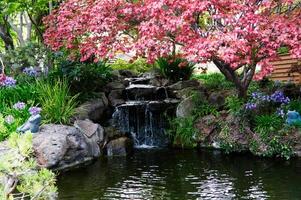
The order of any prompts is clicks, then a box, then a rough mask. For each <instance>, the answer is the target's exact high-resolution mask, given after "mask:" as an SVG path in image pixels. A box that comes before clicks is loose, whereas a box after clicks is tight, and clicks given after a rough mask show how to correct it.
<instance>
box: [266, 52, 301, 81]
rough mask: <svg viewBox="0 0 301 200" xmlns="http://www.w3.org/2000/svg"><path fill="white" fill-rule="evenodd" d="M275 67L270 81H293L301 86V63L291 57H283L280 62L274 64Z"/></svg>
mask: <svg viewBox="0 0 301 200" xmlns="http://www.w3.org/2000/svg"><path fill="white" fill-rule="evenodd" d="M272 64H273V65H274V66H275V68H274V71H273V73H272V74H271V75H270V76H269V78H270V79H272V80H274V81H276V80H278V81H283V82H288V81H292V82H294V83H297V84H301V62H300V61H298V60H297V59H294V58H292V57H291V56H290V55H288V54H286V55H282V56H281V57H280V60H277V61H274V62H272Z"/></svg>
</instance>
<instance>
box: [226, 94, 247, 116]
mask: <svg viewBox="0 0 301 200" xmlns="http://www.w3.org/2000/svg"><path fill="white" fill-rule="evenodd" d="M243 103H244V101H243V99H241V98H239V97H238V96H228V97H227V98H226V107H227V109H228V110H229V111H230V113H232V114H238V113H239V111H240V110H241V109H242V105H243Z"/></svg>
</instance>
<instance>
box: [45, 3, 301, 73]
mask: <svg viewBox="0 0 301 200" xmlns="http://www.w3.org/2000/svg"><path fill="white" fill-rule="evenodd" d="M291 3H293V2H292V1H290V0H286V1H281V2H278V4H276V3H275V1H272V0H266V1H264V2H262V3H258V1H257V0H249V1H240V0H210V1H209V0H208V1H207V0H202V1H201V0H144V1H143V2H142V1H139V2H136V3H129V1H126V0H68V1H66V2H65V3H63V4H62V5H61V7H60V8H59V9H58V10H57V11H55V12H53V13H52V14H51V15H50V16H48V17H47V18H46V19H45V23H46V26H47V30H46V33H45V35H44V36H45V42H46V44H48V45H49V46H51V47H52V48H53V49H54V50H58V49H60V48H62V47H64V48H67V49H72V50H78V52H79V53H80V54H81V56H82V57H81V60H86V59H89V58H90V57H93V58H96V59H101V58H105V57H110V56H113V55H114V54H115V52H117V51H119V50H122V51H123V52H131V53H134V54H135V56H146V57H147V58H148V59H149V61H154V60H155V59H156V58H157V57H160V56H164V55H167V54H169V53H170V52H171V51H172V50H173V48H174V44H177V49H178V50H179V51H181V52H182V53H183V55H184V56H185V57H186V58H187V59H189V60H192V61H209V60H211V59H212V57H215V58H218V59H219V60H221V61H222V62H224V63H228V64H230V65H231V67H232V68H233V69H238V68H240V67H243V66H248V65H252V64H257V63H259V64H260V65H261V67H260V72H259V73H258V74H257V75H256V76H255V77H256V78H261V77H263V76H264V75H266V74H268V73H270V72H271V71H272V68H273V67H272V66H271V65H270V64H268V63H269V61H270V60H273V59H276V58H277V57H278V54H277V50H278V48H279V47H280V46H287V47H289V49H290V50H291V53H292V54H293V56H296V57H301V28H300V27H301V16H300V12H294V13H291V14H290V15H283V14H282V15H280V14H277V13H276V12H275V11H276V6H279V4H283V5H288V4H291ZM273 11H274V12H273ZM129 35H130V36H129Z"/></svg>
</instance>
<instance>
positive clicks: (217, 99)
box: [208, 92, 226, 109]
mask: <svg viewBox="0 0 301 200" xmlns="http://www.w3.org/2000/svg"><path fill="white" fill-rule="evenodd" d="M225 99H226V98H225V96H224V94H223V93H221V92H212V93H211V94H210V95H209V98H208V101H209V103H210V104H211V105H213V106H215V107H216V108H218V109H221V108H222V107H223V106H224V105H225Z"/></svg>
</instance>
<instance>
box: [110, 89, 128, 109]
mask: <svg viewBox="0 0 301 200" xmlns="http://www.w3.org/2000/svg"><path fill="white" fill-rule="evenodd" d="M123 91H124V90H112V91H111V92H110V94H109V96H108V99H109V102H110V105H111V106H113V107H116V106H118V105H121V104H123V103H125V100H124V97H123V96H124V95H123Z"/></svg>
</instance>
